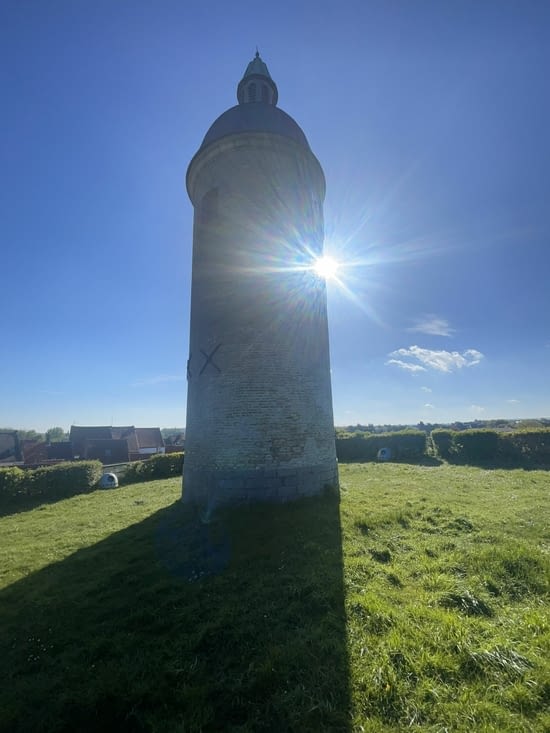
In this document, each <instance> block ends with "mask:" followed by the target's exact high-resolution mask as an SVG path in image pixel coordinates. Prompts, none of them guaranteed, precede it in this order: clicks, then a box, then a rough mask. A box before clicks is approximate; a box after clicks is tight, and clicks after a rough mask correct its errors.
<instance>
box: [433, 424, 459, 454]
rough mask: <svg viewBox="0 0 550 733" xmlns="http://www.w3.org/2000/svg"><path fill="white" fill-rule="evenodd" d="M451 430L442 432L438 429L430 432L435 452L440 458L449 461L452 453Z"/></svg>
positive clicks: (452, 433) (452, 432)
mask: <svg viewBox="0 0 550 733" xmlns="http://www.w3.org/2000/svg"><path fill="white" fill-rule="evenodd" d="M453 435H454V431H453V430H444V429H443V428H438V429H437V430H432V434H431V438H432V441H433V444H434V446H435V449H436V452H437V453H438V454H439V456H440V457H441V458H445V459H449V458H450V457H451V453H452V451H453Z"/></svg>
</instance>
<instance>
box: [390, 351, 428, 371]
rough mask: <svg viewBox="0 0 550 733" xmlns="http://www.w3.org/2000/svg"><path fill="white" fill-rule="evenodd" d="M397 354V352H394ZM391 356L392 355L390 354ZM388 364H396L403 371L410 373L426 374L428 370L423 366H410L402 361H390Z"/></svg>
mask: <svg viewBox="0 0 550 733" xmlns="http://www.w3.org/2000/svg"><path fill="white" fill-rule="evenodd" d="M393 353H396V352H393ZM390 356H391V354H390ZM386 364H396V365H397V366H398V367H400V368H401V369H405V370H406V371H408V372H425V371H426V369H425V367H423V366H420V364H409V363H408V362H406V361H401V359H389V360H388V361H387V362H386Z"/></svg>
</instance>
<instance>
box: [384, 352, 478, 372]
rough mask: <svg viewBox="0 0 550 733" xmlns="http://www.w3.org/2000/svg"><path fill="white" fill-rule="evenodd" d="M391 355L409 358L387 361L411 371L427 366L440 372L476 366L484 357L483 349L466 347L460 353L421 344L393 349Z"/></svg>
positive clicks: (423, 368) (423, 369)
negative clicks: (422, 346) (424, 347)
mask: <svg viewBox="0 0 550 733" xmlns="http://www.w3.org/2000/svg"><path fill="white" fill-rule="evenodd" d="M389 356H392V357H403V358H405V359H408V360H409V361H403V358H401V359H396V358H393V359H390V360H389V361H387V362H386V364H396V365H397V366H399V367H401V368H402V369H407V370H408V371H411V372H416V371H419V370H422V371H426V368H429V369H435V370H436V371H438V372H453V371H456V370H457V369H462V367H471V366H475V365H476V364H479V362H480V361H481V360H482V359H483V354H482V353H481V351H477V350H476V349H466V351H463V352H462V353H461V354H460V353H459V352H458V351H445V350H443V349H442V350H439V351H437V350H434V349H422V348H421V347H420V346H410V347H409V348H408V349H397V351H392V352H391V354H389ZM418 362H420V364H418Z"/></svg>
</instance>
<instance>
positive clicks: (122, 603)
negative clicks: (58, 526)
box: [0, 498, 350, 733]
mask: <svg viewBox="0 0 550 733" xmlns="http://www.w3.org/2000/svg"><path fill="white" fill-rule="evenodd" d="M0 625H1V627H2V630H3V633H2V640H1V641H0V671H1V673H2V677H3V679H4V680H6V681H7V682H6V683H4V684H3V685H2V686H0V730H1V731H8V730H9V731H10V733H16V732H18V731H31V730H32V731H56V732H57V731H75V730H78V731H83V732H84V731H97V730H118V731H166V732H168V731H170V732H172V731H186V732H187V731H205V732H206V731H222V730H223V731H274V732H275V731H276V732H277V733H281V732H284V731H300V732H302V731H348V730H349V719H350V718H349V708H350V701H349V688H348V660H347V652H346V629H345V613H344V589H343V577H342V552H341V535H340V519H339V504H338V502H337V500H336V499H334V498H320V499H308V500H303V501H300V502H297V503H292V504H287V505H282V506H273V505H263V506H262V505H259V506H252V507H244V508H239V509H233V510H225V511H224V512H223V513H221V514H220V515H219V516H218V518H217V521H216V522H214V523H213V524H210V525H207V526H204V525H201V524H200V523H197V522H196V520H195V518H194V516H193V515H192V513H191V511H190V510H189V508H186V507H183V506H182V505H181V504H180V503H179V502H178V503H177V504H174V505H172V506H170V507H168V508H166V509H164V510H161V511H159V512H157V513H156V514H154V515H153V516H151V517H150V518H148V519H147V520H145V521H143V522H141V523H139V524H136V525H133V526H131V527H128V528H127V529H125V530H123V531H121V532H118V533H116V534H113V535H111V536H110V537H109V538H108V539H106V540H103V541H102V542H99V543H98V544H96V545H94V546H92V547H90V548H86V549H82V550H79V551H78V552H76V553H75V554H73V555H72V556H70V557H69V558H67V559H66V560H64V561H62V562H60V563H57V564H54V565H50V566H48V567H46V568H44V569H43V570H41V571H38V572H36V573H34V574H33V575H30V576H28V577H27V578H25V579H23V580H21V581H19V582H17V583H14V584H13V585H12V586H10V587H8V588H6V589H5V590H4V591H2V592H1V593H0ZM2 647H3V648H2Z"/></svg>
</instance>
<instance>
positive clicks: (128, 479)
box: [120, 453, 183, 484]
mask: <svg viewBox="0 0 550 733" xmlns="http://www.w3.org/2000/svg"><path fill="white" fill-rule="evenodd" d="M182 472H183V453H157V454H156V455H154V456H151V458H148V459H147V460H146V461H135V462H134V463H130V464H128V466H127V467H126V470H125V472H124V476H122V478H121V481H120V482H121V483H123V484H135V483H139V482H140V481H153V480H154V479H159V478H171V477H172V476H181V474H182Z"/></svg>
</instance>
